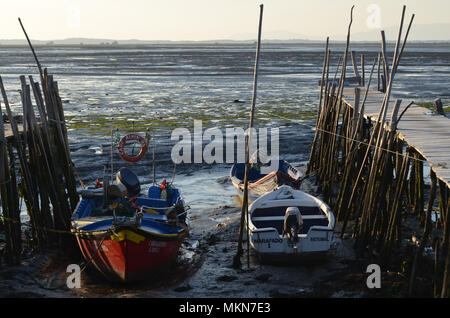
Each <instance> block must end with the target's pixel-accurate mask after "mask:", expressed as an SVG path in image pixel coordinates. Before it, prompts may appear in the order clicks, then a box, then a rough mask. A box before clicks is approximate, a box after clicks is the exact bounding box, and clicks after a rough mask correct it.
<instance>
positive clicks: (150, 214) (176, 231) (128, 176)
mask: <svg viewBox="0 0 450 318" xmlns="http://www.w3.org/2000/svg"><path fill="white" fill-rule="evenodd" d="M140 191H141V188H140V183H139V180H138V178H137V176H136V175H135V174H134V173H133V172H132V171H131V170H129V169H127V168H121V169H120V170H119V171H118V173H117V178H116V183H115V184H112V185H108V184H103V185H101V184H100V183H97V188H89V189H87V190H83V191H82V193H81V197H82V200H81V201H80V202H79V204H78V206H77V208H76V210H75V212H74V213H73V216H72V231H73V232H74V234H75V236H76V238H77V241H78V245H79V247H80V249H81V252H82V254H83V256H84V258H85V259H86V260H87V261H88V262H90V263H92V264H93V265H94V266H95V267H96V268H97V269H98V270H99V271H100V272H101V273H102V274H103V275H104V276H105V277H106V278H108V279H109V280H112V281H121V282H129V281H137V280H140V279H143V278H146V277H148V276H149V275H151V274H153V273H155V272H156V271H157V270H159V269H161V268H163V267H164V266H165V265H167V263H169V262H170V261H172V260H173V259H174V258H175V257H176V255H177V253H178V250H179V248H180V246H181V243H182V241H183V238H184V237H185V235H186V234H187V231H188V230H187V226H188V222H189V220H188V217H187V212H186V208H185V205H184V201H183V199H182V197H181V195H180V192H179V191H178V189H176V188H174V187H171V186H170V185H168V184H166V183H165V181H164V182H163V184H161V186H152V187H150V189H149V191H148V196H141V195H140Z"/></svg>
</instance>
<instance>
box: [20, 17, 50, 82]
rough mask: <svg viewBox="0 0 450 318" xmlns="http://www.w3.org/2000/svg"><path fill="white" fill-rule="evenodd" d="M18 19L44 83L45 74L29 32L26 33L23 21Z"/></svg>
mask: <svg viewBox="0 0 450 318" xmlns="http://www.w3.org/2000/svg"><path fill="white" fill-rule="evenodd" d="M18 19H19V23H20V26H21V27H22V30H23V33H24V34H25V37H26V38H27V42H28V45H29V46H30V49H31V52H32V53H33V56H34V59H35V61H36V64H37V67H38V70H39V75H40V76H41V81H42V82H43V81H44V74H43V73H42V67H41V63H39V60H38V58H37V55H36V52H35V51H34V48H33V45H31V41H30V38H29V37H28V34H27V31H25V27H24V26H23V24H22V20H20V18H18Z"/></svg>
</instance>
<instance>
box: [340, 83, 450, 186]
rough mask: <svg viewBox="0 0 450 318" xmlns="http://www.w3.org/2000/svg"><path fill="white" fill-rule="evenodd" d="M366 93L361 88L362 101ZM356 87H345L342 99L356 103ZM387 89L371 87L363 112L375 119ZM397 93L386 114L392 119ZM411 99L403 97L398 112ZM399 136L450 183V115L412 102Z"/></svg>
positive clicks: (351, 104)
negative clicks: (432, 110) (433, 111)
mask: <svg viewBox="0 0 450 318" xmlns="http://www.w3.org/2000/svg"><path fill="white" fill-rule="evenodd" d="M364 94H365V89H364V88H361V97H360V103H361V102H362V100H363V98H364ZM354 96H355V88H354V87H347V88H345V89H344V95H343V101H344V102H345V103H347V104H348V105H349V106H351V107H353V103H354ZM383 97H384V93H381V92H378V91H372V90H370V91H369V93H368V94H367V100H366V103H365V106H364V108H365V109H364V116H365V117H366V118H371V119H372V120H373V121H375V120H376V119H377V117H378V113H379V111H380V107H381V103H382V100H383ZM395 99H396V98H395V96H391V98H390V102H389V107H390V109H388V112H387V116H386V118H387V119H388V120H389V118H390V115H391V110H392V108H391V107H392V106H393V104H394V102H395ZM409 103H410V101H405V100H402V104H401V107H400V111H399V115H400V114H401V113H402V111H403V110H404V109H405V107H406V106H407V105H408V104H409ZM397 128H398V131H399V133H400V137H401V138H402V139H403V140H404V141H405V142H406V143H407V144H408V145H409V146H412V147H414V148H415V149H416V150H417V151H418V152H419V153H420V154H421V155H422V156H423V157H424V158H425V159H426V160H427V162H428V163H429V165H430V166H431V167H432V168H433V171H434V172H435V173H436V176H437V177H438V178H439V179H440V180H442V181H444V182H445V183H446V184H447V186H448V187H450V118H447V117H445V116H443V115H437V114H433V113H432V112H431V110H429V109H427V108H424V107H420V106H418V105H415V104H413V105H411V107H410V108H409V109H408V110H407V111H406V112H405V114H404V115H403V117H402V119H401V120H400V122H399V124H398V127H397Z"/></svg>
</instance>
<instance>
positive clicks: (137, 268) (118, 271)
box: [77, 229, 182, 282]
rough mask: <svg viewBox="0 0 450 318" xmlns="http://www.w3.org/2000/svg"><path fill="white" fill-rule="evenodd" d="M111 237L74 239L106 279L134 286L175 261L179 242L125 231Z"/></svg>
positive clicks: (88, 236) (82, 236)
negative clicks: (136, 282)
mask: <svg viewBox="0 0 450 318" xmlns="http://www.w3.org/2000/svg"><path fill="white" fill-rule="evenodd" d="M116 233H117V234H111V233H109V232H107V233H102V234H97V235H77V241H78V245H79V247H80V249H81V252H82V254H83V256H84V258H85V259H86V260H87V261H88V262H90V263H92V264H93V265H94V266H95V267H96V268H97V270H98V271H100V273H102V274H103V275H104V276H105V277H106V278H107V279H109V280H112V281H119V282H135V281H138V280H142V279H145V278H148V277H149V276H151V275H152V274H154V273H155V272H158V271H159V270H160V269H162V268H163V267H164V265H167V264H168V263H169V262H170V261H171V260H173V259H175V257H176V255H177V253H178V251H179V249H180V246H181V242H182V238H179V239H171V240H165V239H161V238H155V237H148V236H147V237H146V236H145V235H142V233H137V232H136V231H133V230H130V229H127V230H122V231H118V232H116Z"/></svg>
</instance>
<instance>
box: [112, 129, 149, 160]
mask: <svg viewBox="0 0 450 318" xmlns="http://www.w3.org/2000/svg"><path fill="white" fill-rule="evenodd" d="M130 140H136V141H138V142H139V144H140V146H141V150H140V151H139V153H138V154H137V155H136V156H129V155H127V154H126V153H125V150H124V149H125V144H126V143H127V142H128V141H130ZM117 150H118V152H119V156H120V157H121V158H122V159H123V160H125V161H128V162H138V161H139V160H141V159H142V157H143V156H144V155H145V152H146V151H147V143H146V142H145V140H144V138H143V137H141V136H139V135H136V134H128V135H125V136H123V137H122V139H120V142H119V146H118V147H117Z"/></svg>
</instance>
